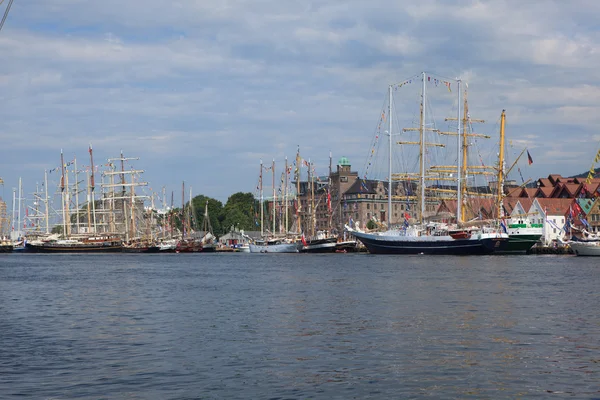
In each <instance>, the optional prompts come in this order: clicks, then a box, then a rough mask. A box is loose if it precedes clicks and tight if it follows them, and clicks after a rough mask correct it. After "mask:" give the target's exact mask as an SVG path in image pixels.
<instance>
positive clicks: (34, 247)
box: [25, 145, 123, 253]
mask: <svg viewBox="0 0 600 400" xmlns="http://www.w3.org/2000/svg"><path fill="white" fill-rule="evenodd" d="M89 153H90V161H91V165H92V166H93V165H94V163H93V154H92V146H91V145H90V147H89ZM121 159H123V155H122V154H121ZM60 163H61V165H60V167H59V168H60V170H61V172H62V173H61V180H60V189H61V208H62V235H61V236H58V235H54V236H46V237H41V238H38V239H36V240H30V241H27V242H26V243H25V251H28V252H35V253H106V252H121V251H122V249H123V241H122V239H121V237H120V235H118V234H116V233H109V232H103V233H100V232H97V231H96V229H95V226H94V232H92V231H91V229H90V225H91V218H90V216H89V213H90V207H89V204H93V203H94V202H95V201H94V196H93V188H94V168H93V167H92V168H91V170H92V174H91V178H90V179H89V180H88V189H89V188H92V195H91V201H90V202H89V203H88V207H87V209H88V231H87V232H82V229H81V228H82V227H81V225H80V214H79V211H80V209H79V189H78V186H77V185H78V182H79V180H78V179H77V177H76V179H75V187H74V191H73V193H71V188H70V186H69V170H68V169H67V168H68V167H69V166H71V165H73V168H74V171H75V174H78V173H79V171H78V170H77V161H76V159H75V158H74V159H73V161H69V162H66V163H65V160H64V155H63V152H62V150H61V152H60ZM73 196H74V201H75V209H76V211H75V214H74V215H73V216H74V217H75V222H73V220H72V218H71V217H72V215H71V211H70V207H71V201H72V200H73V199H72V197H73ZM94 219H95V216H94Z"/></svg>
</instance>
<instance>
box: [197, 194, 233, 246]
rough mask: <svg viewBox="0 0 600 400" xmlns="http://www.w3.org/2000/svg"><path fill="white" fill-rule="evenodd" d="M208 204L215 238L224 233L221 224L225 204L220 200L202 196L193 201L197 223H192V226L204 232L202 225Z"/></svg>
mask: <svg viewBox="0 0 600 400" xmlns="http://www.w3.org/2000/svg"><path fill="white" fill-rule="evenodd" d="M206 202H208V217H209V219H210V224H211V226H212V229H213V233H214V235H215V236H219V235H222V234H223V233H224V232H223V228H222V224H221V221H222V210H223V204H222V203H221V202H220V201H219V200H216V199H213V198H211V197H207V196H205V195H202V194H201V195H198V196H196V197H194V198H193V199H192V205H193V208H194V215H193V216H192V217H193V218H194V219H195V221H193V222H192V225H193V226H194V227H195V229H196V230H203V226H202V225H203V222H204V211H205V207H206ZM228 229H229V228H228Z"/></svg>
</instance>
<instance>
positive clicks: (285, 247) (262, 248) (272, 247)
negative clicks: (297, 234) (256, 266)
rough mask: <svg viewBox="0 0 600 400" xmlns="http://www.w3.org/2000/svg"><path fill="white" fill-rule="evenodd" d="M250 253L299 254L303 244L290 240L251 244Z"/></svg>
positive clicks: (273, 240)
mask: <svg viewBox="0 0 600 400" xmlns="http://www.w3.org/2000/svg"><path fill="white" fill-rule="evenodd" d="M249 247H250V253H298V252H299V251H300V248H301V247H302V243H301V242H296V241H293V240H289V239H271V240H267V241H257V242H256V243H251V244H250V246H249Z"/></svg>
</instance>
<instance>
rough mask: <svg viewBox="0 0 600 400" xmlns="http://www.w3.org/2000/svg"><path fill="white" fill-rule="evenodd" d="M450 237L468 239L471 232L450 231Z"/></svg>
mask: <svg viewBox="0 0 600 400" xmlns="http://www.w3.org/2000/svg"><path fill="white" fill-rule="evenodd" d="M450 237H451V238H452V239H457V240H458V239H470V238H471V232H469V231H456V232H450Z"/></svg>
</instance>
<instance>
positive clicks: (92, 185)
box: [88, 143, 97, 233]
mask: <svg viewBox="0 0 600 400" xmlns="http://www.w3.org/2000/svg"><path fill="white" fill-rule="evenodd" d="M92 152H93V150H92V144H91V143H90V148H89V153H90V165H91V167H90V169H91V175H90V198H91V201H92V218H93V219H94V233H96V230H97V227H96V199H95V197H96V196H95V192H94V190H95V188H96V184H95V182H94V155H93V154H92ZM88 210H89V205H88Z"/></svg>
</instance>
